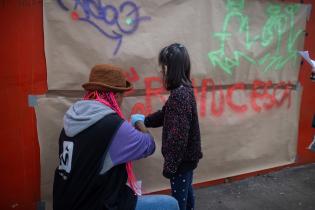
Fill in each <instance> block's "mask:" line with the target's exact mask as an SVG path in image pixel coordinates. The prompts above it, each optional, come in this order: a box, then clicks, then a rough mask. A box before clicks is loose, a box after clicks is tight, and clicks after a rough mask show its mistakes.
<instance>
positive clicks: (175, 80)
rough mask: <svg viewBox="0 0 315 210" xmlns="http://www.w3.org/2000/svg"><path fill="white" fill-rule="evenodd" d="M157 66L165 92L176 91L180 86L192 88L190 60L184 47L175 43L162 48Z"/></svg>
mask: <svg viewBox="0 0 315 210" xmlns="http://www.w3.org/2000/svg"><path fill="white" fill-rule="evenodd" d="M159 64H160V66H161V67H162V73H163V82H164V87H165V88H166V89H167V90H173V89H176V88H178V87H179V86H181V85H185V86H190V87H191V86H192V83H191V80H190V58H189V54H188V52H187V49H186V48H185V47H184V45H182V44H178V43H175V44H171V45H169V46H167V47H164V48H163V49H162V50H161V52H160V54H159Z"/></svg>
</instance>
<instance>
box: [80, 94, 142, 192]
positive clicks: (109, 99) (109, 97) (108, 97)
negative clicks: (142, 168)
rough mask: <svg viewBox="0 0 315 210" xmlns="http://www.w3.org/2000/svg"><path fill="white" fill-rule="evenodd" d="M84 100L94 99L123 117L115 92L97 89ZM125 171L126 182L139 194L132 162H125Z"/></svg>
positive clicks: (86, 95)
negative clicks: (126, 175)
mask: <svg viewBox="0 0 315 210" xmlns="http://www.w3.org/2000/svg"><path fill="white" fill-rule="evenodd" d="M84 100H96V101H99V102H101V103H102V104H104V105H105V106H108V107H109V108H111V109H112V110H114V111H115V112H116V113H117V114H118V116H119V117H121V118H122V119H125V117H124V116H123V114H122V112H121V109H120V107H119V106H118V104H117V101H116V99H115V94H114V93H113V92H99V91H91V92H88V93H86V94H85V96H84ZM126 171H127V174H128V183H129V185H130V187H131V189H132V190H133V191H134V193H135V194H137V195H139V194H140V193H139V188H138V186H137V184H136V183H137V179H136V176H135V174H134V172H133V170H132V162H128V163H126Z"/></svg>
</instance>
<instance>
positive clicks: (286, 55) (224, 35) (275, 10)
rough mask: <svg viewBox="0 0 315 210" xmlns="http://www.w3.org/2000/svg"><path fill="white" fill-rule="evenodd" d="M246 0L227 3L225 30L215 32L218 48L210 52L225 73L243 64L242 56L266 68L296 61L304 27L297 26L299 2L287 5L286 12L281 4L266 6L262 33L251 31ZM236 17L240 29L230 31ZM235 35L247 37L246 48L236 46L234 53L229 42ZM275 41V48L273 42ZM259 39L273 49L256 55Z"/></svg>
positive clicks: (263, 46)
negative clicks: (265, 18)
mask: <svg viewBox="0 0 315 210" xmlns="http://www.w3.org/2000/svg"><path fill="white" fill-rule="evenodd" d="M244 7H245V1H244V0H228V1H227V4H226V9H227V14H226V16H225V18H224V21H223V26H222V31H220V32H215V33H213V38H215V39H218V40H219V43H220V47H219V49H218V50H215V51H211V52H209V53H208V58H209V60H210V62H211V63H212V65H213V66H218V67H219V68H220V69H222V70H223V71H224V72H225V73H227V74H229V75H232V74H233V70H234V69H235V68H237V67H239V66H240V62H241V59H244V60H245V61H247V62H248V63H251V64H254V65H258V66H259V67H260V69H261V70H262V72H264V73H266V72H268V71H278V70H282V69H283V68H284V66H285V65H286V64H287V63H288V62H290V61H296V59H297V50H296V48H295V44H296V41H297V40H298V38H299V37H300V36H301V35H302V33H303V30H301V29H300V30H297V31H296V29H295V25H294V23H295V16H296V14H297V12H298V11H299V9H300V8H299V5H297V4H290V5H287V6H285V8H284V12H283V11H282V7H281V5H280V4H270V5H269V6H268V7H267V9H266V12H265V13H266V15H267V17H268V18H267V20H266V22H265V24H264V25H263V27H262V29H261V32H260V34H258V35H255V36H252V35H251V34H250V27H249V17H248V16H247V15H245V14H244V12H243V10H244ZM232 21H234V22H235V21H238V27H239V28H238V30H236V31H233V32H230V31H228V29H229V26H230V25H231V24H232ZM285 35H286V36H288V38H287V40H286V41H287V43H286V49H285V52H283V50H282V52H281V46H282V45H283V40H284V36H285ZM233 36H234V37H236V36H237V37H240V38H244V49H243V50H234V51H232V52H231V55H230V56H228V55H227V54H226V42H227V41H229V40H231V39H232V38H233ZM275 42H276V44H275V49H273V47H272V45H273V44H274V43H275ZM255 43H259V46H260V47H262V48H267V47H271V49H272V50H271V51H269V52H268V53H266V54H264V55H260V56H259V57H254V56H253V52H251V49H252V46H253V44H255Z"/></svg>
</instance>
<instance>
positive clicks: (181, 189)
mask: <svg viewBox="0 0 315 210" xmlns="http://www.w3.org/2000/svg"><path fill="white" fill-rule="evenodd" d="M192 179H193V171H189V172H185V173H182V174H178V175H177V176H174V177H172V178H171V179H170V182H171V187H172V196H173V197H174V198H176V200H177V201H178V205H179V208H180V210H193V209H194V208H195V197H194V190H193V188H192Z"/></svg>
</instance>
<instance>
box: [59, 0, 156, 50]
mask: <svg viewBox="0 0 315 210" xmlns="http://www.w3.org/2000/svg"><path fill="white" fill-rule="evenodd" d="M57 2H58V5H59V7H60V8H61V9H62V10H64V11H66V12H70V15H71V18H72V19H73V20H74V21H82V22H85V23H87V24H88V25H90V26H91V27H93V28H94V29H95V30H96V31H98V32H99V33H101V34H102V35H103V36H104V37H106V38H108V39H111V40H113V41H115V42H116V47H115V49H114V51H113V55H116V54H117V53H118V51H119V49H120V47H121V44H122V41H123V37H124V36H128V35H132V34H134V33H135V32H136V31H137V30H138V28H139V25H140V23H141V22H144V21H148V20H150V19H151V17H149V16H141V15H140V9H141V8H140V6H138V5H137V4H136V3H135V2H133V1H124V2H122V3H121V4H120V5H119V6H118V7H116V6H115V5H112V4H109V3H106V4H105V3H104V2H102V1H100V0H71V1H68V3H67V4H66V3H65V0H57Z"/></svg>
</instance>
